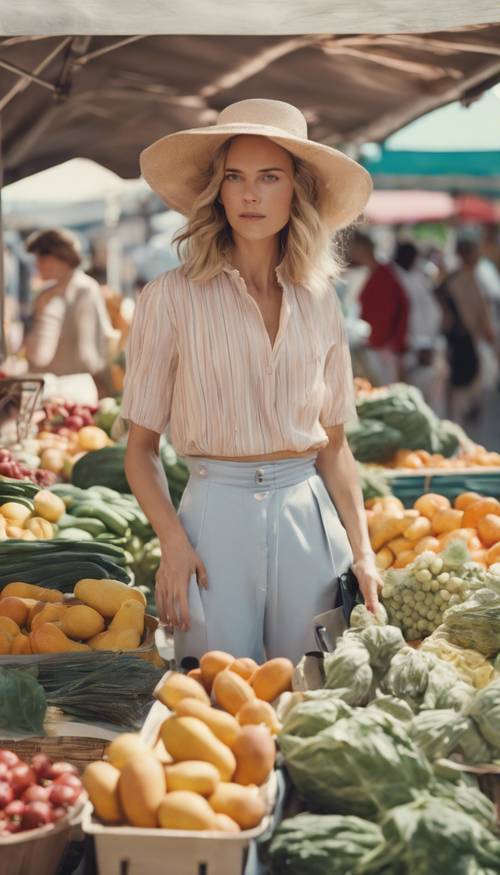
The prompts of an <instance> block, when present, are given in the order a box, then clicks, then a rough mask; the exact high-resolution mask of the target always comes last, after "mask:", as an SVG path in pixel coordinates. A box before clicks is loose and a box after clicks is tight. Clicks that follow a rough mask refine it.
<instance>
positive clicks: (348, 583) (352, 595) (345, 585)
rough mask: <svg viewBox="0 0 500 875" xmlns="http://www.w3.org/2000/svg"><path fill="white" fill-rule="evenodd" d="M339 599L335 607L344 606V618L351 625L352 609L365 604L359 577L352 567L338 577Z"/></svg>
mask: <svg viewBox="0 0 500 875" xmlns="http://www.w3.org/2000/svg"><path fill="white" fill-rule="evenodd" d="M337 584H338V586H337V599H336V602H335V605H334V607H335V608H342V613H343V615H344V620H345V622H346V625H347V627H349V620H350V617H351V611H352V609H353V608H354V606H355V605H358V604H363V603H364V599H363V596H362V594H361V590H360V588H359V583H358V578H357V577H356V575H355V574H354V571H353V570H352V568H348V570H347V571H345V572H344V574H341V575H340V576H339V577H338V578H337Z"/></svg>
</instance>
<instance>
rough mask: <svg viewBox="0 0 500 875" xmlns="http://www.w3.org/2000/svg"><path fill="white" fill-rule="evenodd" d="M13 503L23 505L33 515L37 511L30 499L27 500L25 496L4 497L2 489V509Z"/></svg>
mask: <svg viewBox="0 0 500 875" xmlns="http://www.w3.org/2000/svg"><path fill="white" fill-rule="evenodd" d="M11 501H14V502H15V503H16V504H22V506H23V507H27V508H28V509H29V510H30V511H31V513H33V511H34V509H35V505H34V504H33V502H32V501H31V500H30V499H29V498H25V496H24V495H3V494H2V491H1V487H0V507H1V506H2V505H3V504H7V503H8V502H11Z"/></svg>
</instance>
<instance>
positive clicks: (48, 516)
mask: <svg viewBox="0 0 500 875" xmlns="http://www.w3.org/2000/svg"><path fill="white" fill-rule="evenodd" d="M33 504H34V506H35V513H36V515H37V516H41V517H43V519H44V520H48V521H49V523H57V522H58V520H60V519H61V517H62V516H64V514H65V513H66V505H65V504H64V501H63V500H62V498H60V497H59V496H58V495H54V493H53V492H50V491H49V490H48V489H41V490H40V492H37V494H36V495H35V497H34V499H33Z"/></svg>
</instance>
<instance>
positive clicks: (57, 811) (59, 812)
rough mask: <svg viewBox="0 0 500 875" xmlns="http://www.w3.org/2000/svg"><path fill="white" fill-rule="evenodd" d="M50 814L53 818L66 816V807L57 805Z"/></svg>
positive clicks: (59, 818) (57, 818) (58, 818)
mask: <svg viewBox="0 0 500 875" xmlns="http://www.w3.org/2000/svg"><path fill="white" fill-rule="evenodd" d="M52 816H53V818H54V820H62V819H63V817H67V816H68V809H67V808H64V807H63V806H62V805H59V806H58V807H57V808H53V809H52Z"/></svg>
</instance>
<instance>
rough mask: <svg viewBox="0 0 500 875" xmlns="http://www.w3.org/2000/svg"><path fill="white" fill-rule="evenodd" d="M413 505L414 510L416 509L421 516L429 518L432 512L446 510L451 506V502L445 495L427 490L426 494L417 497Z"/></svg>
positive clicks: (431, 516) (432, 514)
mask: <svg viewBox="0 0 500 875" xmlns="http://www.w3.org/2000/svg"><path fill="white" fill-rule="evenodd" d="M413 507H414V508H415V510H418V512H419V513H421V514H422V516H426V517H427V519H429V520H431V519H432V518H433V516H434V514H436V513H438V511H440V510H447V509H448V508H450V507H451V504H450V502H449V500H448V499H447V498H446V496H445V495H437V494H436V493H434V492H428V493H426V495H421V496H420V498H417V500H416V502H415V504H414V505H413Z"/></svg>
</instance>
